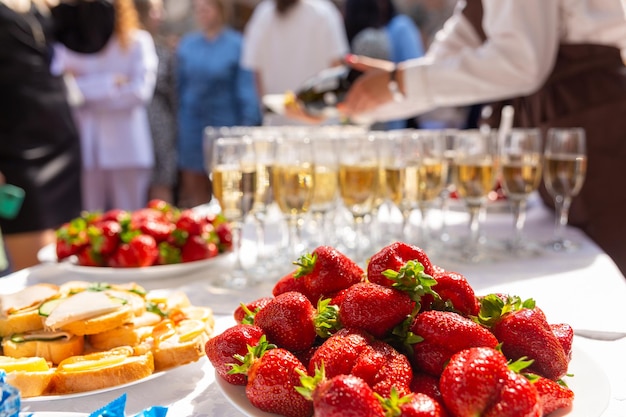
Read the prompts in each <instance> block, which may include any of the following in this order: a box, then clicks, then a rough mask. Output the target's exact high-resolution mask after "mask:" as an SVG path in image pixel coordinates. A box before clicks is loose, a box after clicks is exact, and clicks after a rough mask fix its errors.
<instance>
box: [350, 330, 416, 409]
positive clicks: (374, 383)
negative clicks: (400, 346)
mask: <svg viewBox="0 0 626 417" xmlns="http://www.w3.org/2000/svg"><path fill="white" fill-rule="evenodd" d="M351 374H352V375H355V376H358V377H359V378H361V379H363V380H364V381H365V382H367V384H368V385H369V386H370V387H371V388H372V389H373V390H374V392H375V393H377V394H379V395H380V396H382V397H388V396H390V395H391V391H392V389H394V390H396V392H397V393H399V394H400V395H406V394H408V393H409V392H411V389H410V384H411V381H412V379H413V371H412V369H411V364H410V363H409V360H408V359H407V357H406V356H404V355H403V354H401V353H400V352H398V351H397V350H395V349H394V348H393V347H392V346H391V345H389V344H387V343H385V342H382V341H374V342H372V344H371V345H370V346H369V347H368V348H367V349H365V351H364V352H363V353H361V355H360V356H359V357H358V358H357V360H356V362H355V364H354V366H353V367H352V371H351Z"/></svg>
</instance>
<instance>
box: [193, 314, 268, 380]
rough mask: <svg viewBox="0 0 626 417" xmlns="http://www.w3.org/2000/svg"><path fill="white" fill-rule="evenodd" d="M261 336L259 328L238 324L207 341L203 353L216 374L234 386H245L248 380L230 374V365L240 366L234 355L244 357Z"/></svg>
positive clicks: (244, 377) (245, 377)
mask: <svg viewBox="0 0 626 417" xmlns="http://www.w3.org/2000/svg"><path fill="white" fill-rule="evenodd" d="M262 336H263V330H261V329H260V328H259V327H256V326H251V325H247V324H240V325H235V326H233V327H230V328H228V329H226V330H224V332H223V333H221V334H219V335H217V336H215V337H213V338H211V339H209V340H208V341H207V342H206V344H205V346H204V352H205V354H206V356H207V358H208V359H209V361H211V364H212V365H213V367H214V368H215V370H216V371H217V374H218V375H219V376H221V377H222V378H224V379H225V380H226V381H227V382H229V383H231V384H234V385H245V384H246V382H247V380H248V378H247V375H245V374H231V373H229V372H230V370H231V368H232V367H231V366H230V365H231V364H233V363H236V364H240V363H241V362H239V361H237V360H236V359H235V358H234V355H241V356H245V355H246V353H247V352H248V346H256V345H257V344H258V343H259V339H261V337H262Z"/></svg>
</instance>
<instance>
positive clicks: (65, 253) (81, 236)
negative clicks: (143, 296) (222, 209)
mask: <svg viewBox="0 0 626 417" xmlns="http://www.w3.org/2000/svg"><path fill="white" fill-rule="evenodd" d="M56 237H57V239H56V255H57V259H58V260H59V261H62V260H64V259H67V258H69V257H72V256H75V259H76V263H77V264H78V265H82V266H109V267H118V268H136V267H145V266H152V265H166V264H177V263H182V262H192V261H199V260H202V259H208V258H212V257H214V256H217V255H218V254H220V253H222V252H224V251H227V250H230V249H231V246H232V235H231V228H230V225H229V223H227V222H226V220H225V218H224V217H223V216H221V215H213V214H205V215H201V214H199V213H198V212H197V211H194V210H191V209H185V210H181V209H178V208H176V207H174V206H172V205H170V204H168V203H166V202H165V201H163V200H156V199H155V200H151V201H150V202H149V203H148V204H147V206H146V207H145V208H142V209H139V210H135V211H125V210H118V209H115V210H109V211H107V212H104V213H100V212H84V213H82V214H81V216H80V217H77V218H75V219H73V220H71V221H70V222H68V223H66V224H64V225H63V226H61V227H60V228H59V229H58V230H57V231H56Z"/></svg>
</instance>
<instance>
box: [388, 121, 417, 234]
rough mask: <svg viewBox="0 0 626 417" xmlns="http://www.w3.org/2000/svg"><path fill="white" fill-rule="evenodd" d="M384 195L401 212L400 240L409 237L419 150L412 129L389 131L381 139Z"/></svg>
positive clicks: (415, 191)
mask: <svg viewBox="0 0 626 417" xmlns="http://www.w3.org/2000/svg"><path fill="white" fill-rule="evenodd" d="M381 147H382V149H383V157H382V161H381V166H382V167H383V169H382V172H383V175H384V176H383V178H384V184H383V187H384V195H385V197H386V199H387V200H388V201H389V202H390V203H391V204H393V205H394V206H395V207H396V208H397V209H398V210H399V211H400V214H401V215H402V225H401V229H400V233H399V236H398V238H399V240H402V241H407V240H409V239H408V238H409V230H408V229H409V225H410V218H411V214H412V213H413V210H415V209H416V208H417V207H418V193H419V184H418V182H419V181H418V177H419V163H420V149H419V141H418V138H417V135H416V134H414V132H413V131H410V130H406V131H399V132H390V133H389V134H388V135H387V136H386V137H385V138H384V141H383V142H382V146H381Z"/></svg>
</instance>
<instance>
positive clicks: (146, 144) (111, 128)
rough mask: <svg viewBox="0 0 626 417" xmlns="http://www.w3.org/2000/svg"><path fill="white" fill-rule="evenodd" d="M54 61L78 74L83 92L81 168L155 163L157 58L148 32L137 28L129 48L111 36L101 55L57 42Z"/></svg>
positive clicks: (78, 116) (79, 118)
mask: <svg viewBox="0 0 626 417" xmlns="http://www.w3.org/2000/svg"><path fill="white" fill-rule="evenodd" d="M55 59H56V60H57V62H56V65H58V66H59V68H58V70H60V71H65V72H69V73H70V74H72V75H73V76H74V79H75V80H76V85H77V87H78V90H79V91H80V93H81V95H82V97H81V100H80V101H81V104H80V105H78V106H76V107H75V109H74V110H75V116H76V121H77V125H78V128H79V131H80V136H81V145H82V156H83V168H84V169H91V168H94V167H99V168H100V169H116V168H140V167H143V168H149V167H152V165H153V164H154V150H153V143H152V137H151V135H150V126H149V123H148V116H147V109H146V106H147V104H148V103H149V102H150V100H151V99H152V95H153V93H154V86H155V83H156V72H157V67H158V58H157V55H156V51H155V47H154V42H153V40H152V37H151V36H150V34H149V33H148V32H145V31H142V30H136V31H134V32H133V33H132V38H131V42H130V44H129V45H128V49H123V48H122V46H121V45H120V43H119V41H118V40H117V38H116V37H113V38H111V40H110V41H109V43H108V44H107V46H106V47H105V48H104V49H103V50H102V51H100V52H98V53H97V54H78V53H75V52H73V51H70V50H68V49H67V48H64V47H62V46H59V47H58V48H57V50H56V58H55ZM121 80H123V82H122V81H121Z"/></svg>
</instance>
